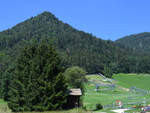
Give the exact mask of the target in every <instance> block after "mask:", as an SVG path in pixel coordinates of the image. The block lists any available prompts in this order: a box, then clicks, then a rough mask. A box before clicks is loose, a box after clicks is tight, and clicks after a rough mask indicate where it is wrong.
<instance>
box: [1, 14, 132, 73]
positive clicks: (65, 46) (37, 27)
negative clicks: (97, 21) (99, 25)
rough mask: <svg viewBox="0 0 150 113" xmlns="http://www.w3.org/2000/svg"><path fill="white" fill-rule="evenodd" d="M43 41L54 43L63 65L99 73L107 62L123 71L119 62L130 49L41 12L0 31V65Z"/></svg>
mask: <svg viewBox="0 0 150 113" xmlns="http://www.w3.org/2000/svg"><path fill="white" fill-rule="evenodd" d="M43 40H46V41H48V42H49V43H52V44H53V45H54V46H55V48H56V49H57V50H58V53H59V55H60V56H61V58H62V64H63V66H65V67H68V66H72V65H78V66H81V67H83V68H84V69H86V70H87V71H88V72H89V73H96V72H102V71H103V67H104V65H108V64H110V63H111V64H113V65H115V66H117V68H118V69H119V70H120V71H121V70H126V69H124V68H125V66H123V65H124V64H122V63H123V61H124V60H127V59H128V58H127V57H128V56H131V51H130V50H129V49H128V50H126V49H125V48H124V47H120V46H118V45H116V44H115V43H114V42H112V41H105V40H102V39H99V38H96V37H94V36H92V35H91V34H88V33H85V32H83V31H78V30H76V29H74V28H72V27H71V26H70V25H68V24H66V23H63V22H62V21H60V20H58V19H57V18H56V17H55V16H54V15H53V14H51V13H49V12H43V13H42V14H40V15H38V16H36V17H32V18H30V19H28V20H26V21H24V22H22V23H19V24H17V25H16V26H14V27H13V28H11V29H8V30H5V31H3V32H0V57H1V59H2V60H1V66H3V67H4V65H10V64H9V63H10V62H9V59H10V60H11V59H12V60H13V61H14V60H15V59H16V57H17V56H18V55H19V51H20V50H21V49H22V48H23V47H24V46H26V45H28V44H32V43H34V42H41V41H43ZM120 63H121V64H120ZM125 63H126V62H125ZM6 67H7V66H6Z"/></svg>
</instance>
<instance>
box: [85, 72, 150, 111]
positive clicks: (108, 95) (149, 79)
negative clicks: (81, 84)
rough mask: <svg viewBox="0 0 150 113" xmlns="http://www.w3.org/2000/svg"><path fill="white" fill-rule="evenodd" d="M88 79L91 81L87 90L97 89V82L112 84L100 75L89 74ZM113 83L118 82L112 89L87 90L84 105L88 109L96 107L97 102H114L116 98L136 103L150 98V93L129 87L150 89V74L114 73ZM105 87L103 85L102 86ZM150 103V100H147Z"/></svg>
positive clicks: (103, 103)
mask: <svg viewBox="0 0 150 113" xmlns="http://www.w3.org/2000/svg"><path fill="white" fill-rule="evenodd" d="M87 79H88V80H89V81H90V82H89V83H88V84H85V88H86V90H88V89H95V85H94V84H93V82H95V83H100V84H102V83H103V84H110V83H109V82H105V81H103V79H102V78H101V77H100V76H98V75H89V76H87ZM113 79H114V80H113V83H114V84H116V88H115V89H114V90H110V91H99V92H96V91H94V90H89V91H85V92H86V93H85V96H84V99H83V100H84V106H86V108H87V109H88V110H93V109H95V105H96V104H97V103H101V104H102V105H107V104H113V103H115V101H116V100H121V101H122V102H123V103H135V102H137V103H138V102H139V103H140V102H141V100H142V101H143V99H145V100H146V99H150V95H141V94H139V93H133V92H130V91H129V88H130V87H132V86H136V87H137V88H141V89H145V90H150V86H149V83H150V75H148V74H116V75H113ZM101 88H103V87H101ZM147 104H150V102H147ZM132 106H133V105H128V106H127V107H132ZM135 111H136V110H135Z"/></svg>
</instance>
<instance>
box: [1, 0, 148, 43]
mask: <svg viewBox="0 0 150 113" xmlns="http://www.w3.org/2000/svg"><path fill="white" fill-rule="evenodd" d="M43 11H49V12H51V13H53V14H54V15H55V16H56V17H58V18H59V19H60V20H62V21H64V22H65V23H68V24H70V25H71V26H73V27H75V28H76V29H79V30H83V31H85V32H88V33H92V34H93V35H94V36H97V37H99V38H102V39H110V40H116V39H118V38H121V37H123V36H126V35H130V34H135V33H140V32H150V0H1V1H0V31H3V30H5V29H8V28H11V27H12V26H14V25H16V24H17V23H20V22H22V21H24V20H26V19H28V18H30V17H32V16H36V15H37V14H40V13H42V12H43Z"/></svg>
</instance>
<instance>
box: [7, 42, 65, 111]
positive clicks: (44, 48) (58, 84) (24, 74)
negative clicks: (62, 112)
mask: <svg viewBox="0 0 150 113" xmlns="http://www.w3.org/2000/svg"><path fill="white" fill-rule="evenodd" d="M61 72H62V69H61V67H60V59H59V57H58V55H57V53H56V51H55V49H54V48H53V47H52V46H51V45H47V44H46V43H44V42H43V43H41V44H39V45H37V44H34V45H31V46H29V47H26V48H25V49H24V50H23V52H22V54H21V55H20V57H19V58H18V60H17V66H16V69H15V75H14V79H13V82H12V84H11V87H10V91H9V96H10V98H9V104H8V105H9V107H10V108H11V109H12V110H13V111H47V110H56V109H62V108H63V105H64V104H65V102H66V90H67V85H66V81H65V78H64V75H63V74H62V73H61Z"/></svg>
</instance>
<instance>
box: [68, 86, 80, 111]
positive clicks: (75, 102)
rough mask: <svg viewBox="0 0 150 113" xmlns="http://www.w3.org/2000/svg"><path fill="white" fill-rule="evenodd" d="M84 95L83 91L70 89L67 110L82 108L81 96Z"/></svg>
mask: <svg viewBox="0 0 150 113" xmlns="http://www.w3.org/2000/svg"><path fill="white" fill-rule="evenodd" d="M81 95H82V92H81V89H79V88H78V89H69V92H68V97H67V108H69V109H71V108H75V107H80V96H81Z"/></svg>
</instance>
